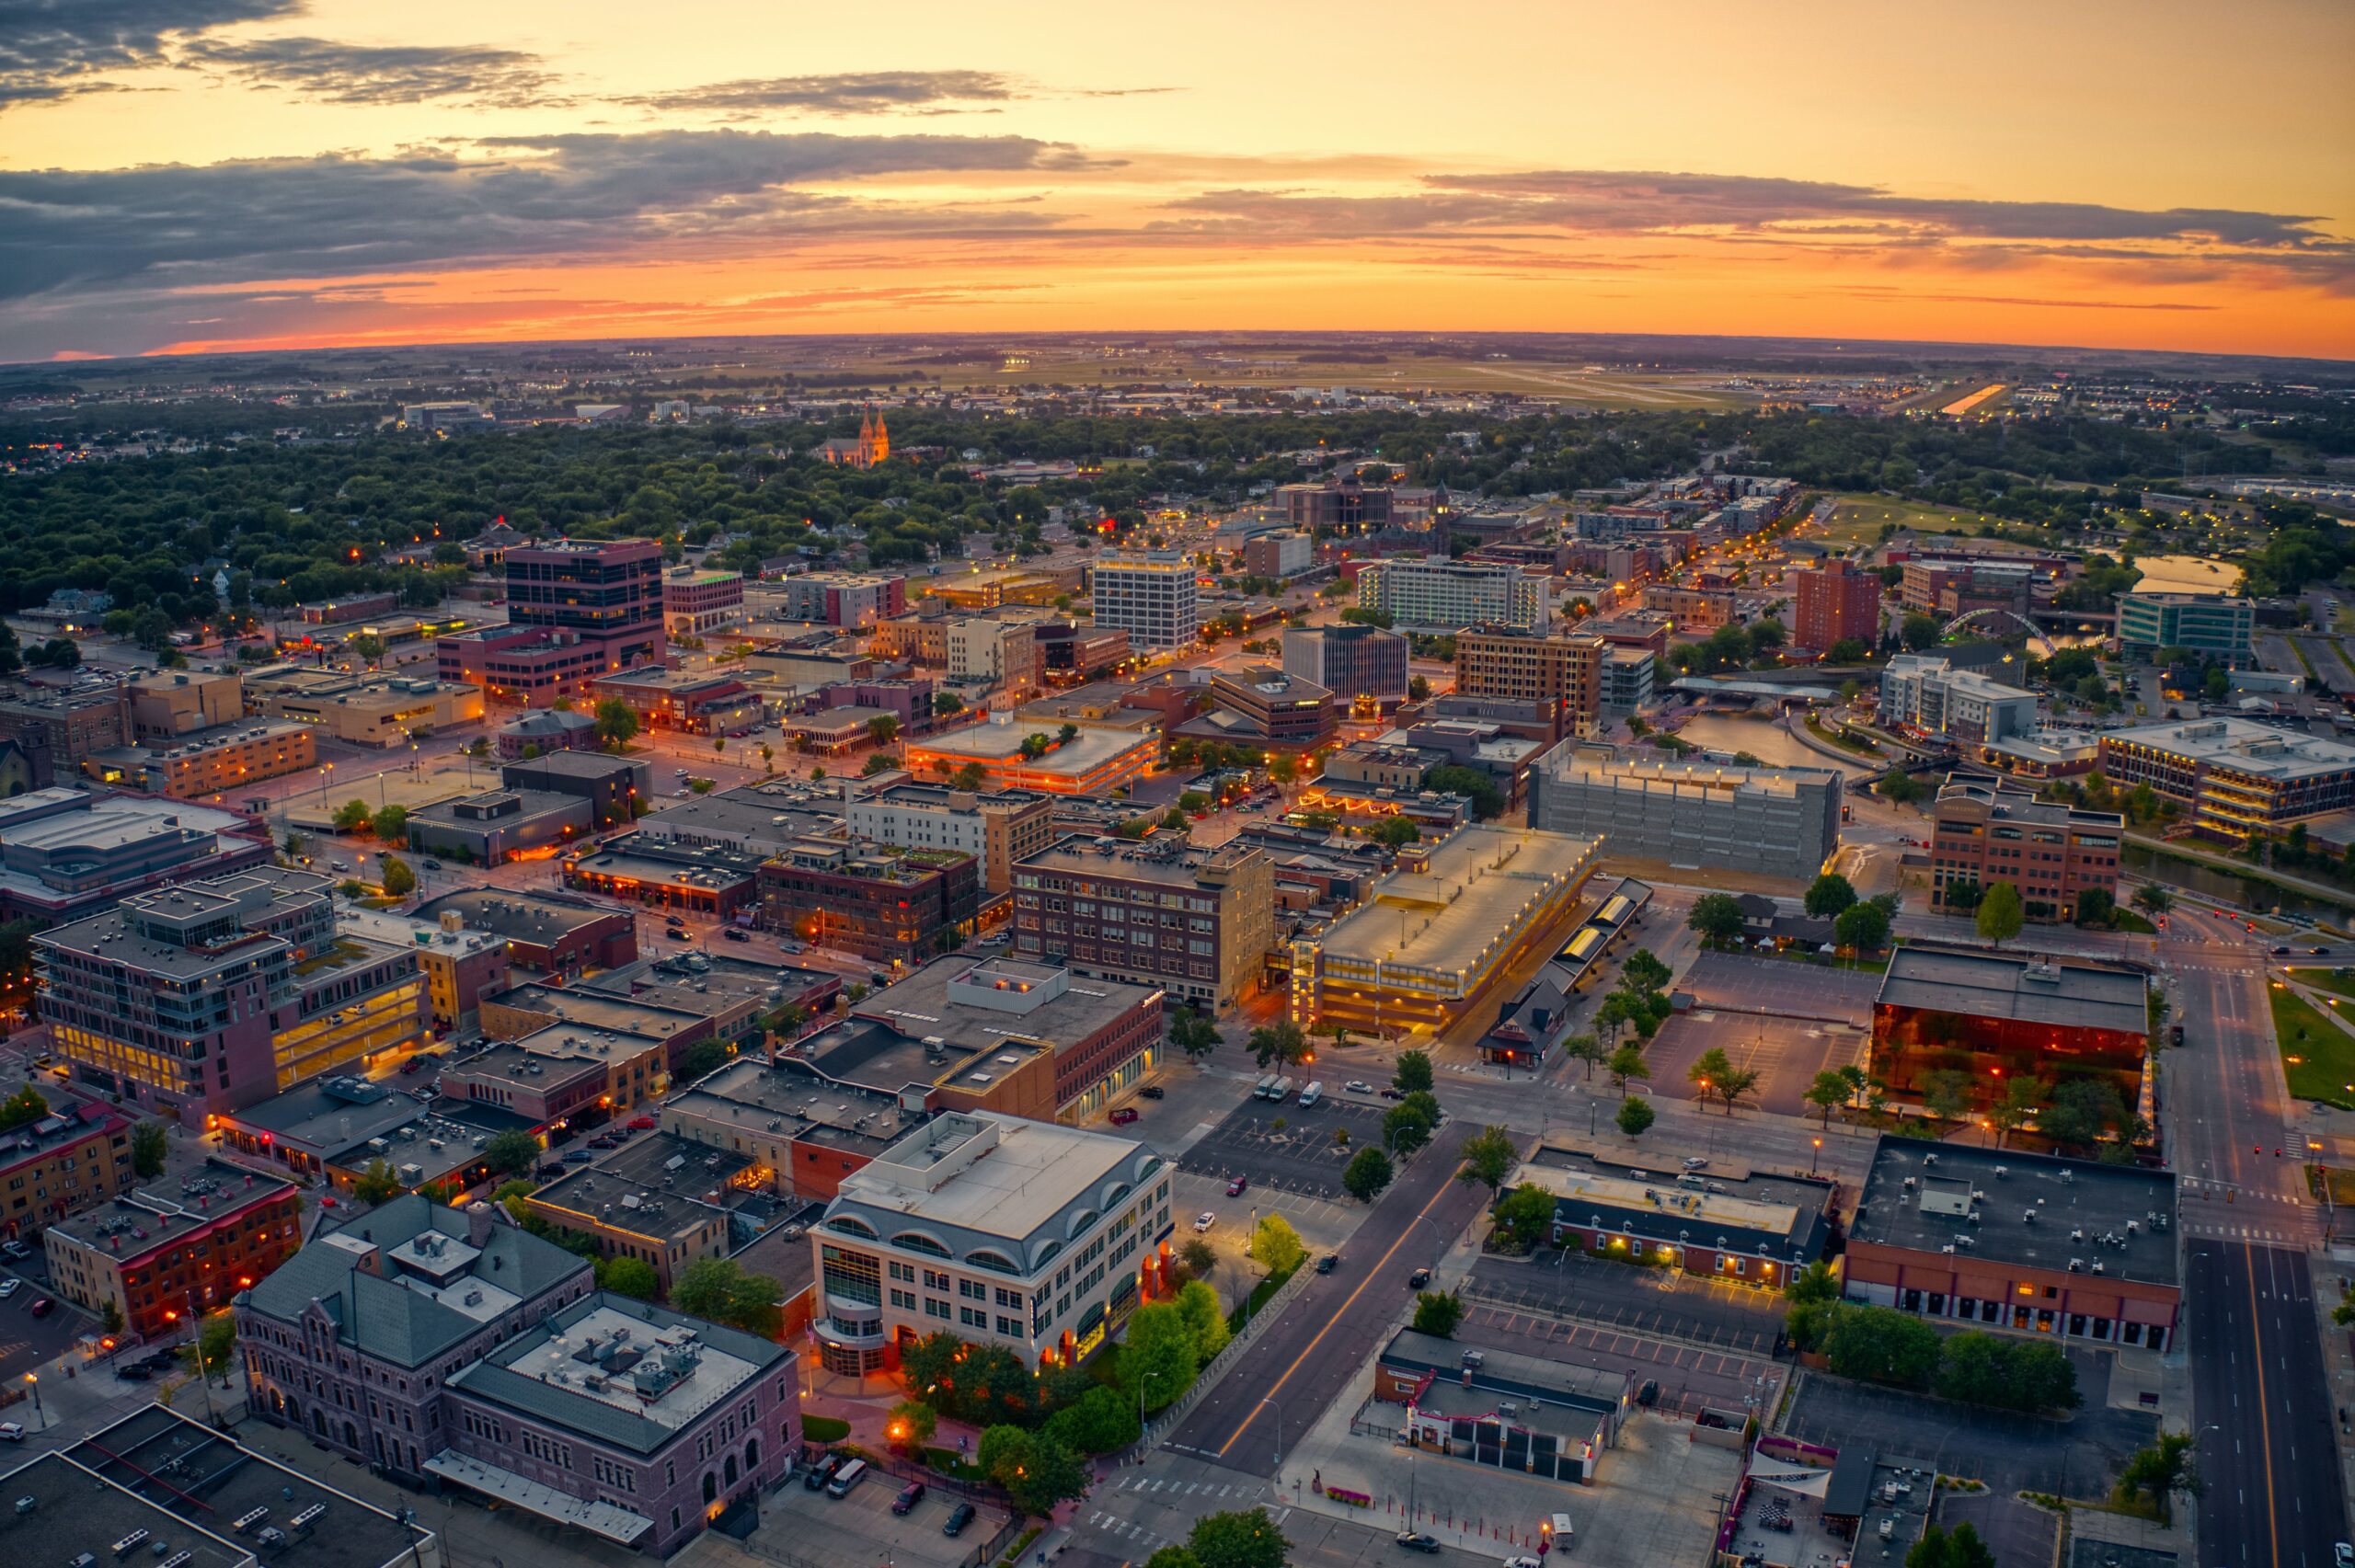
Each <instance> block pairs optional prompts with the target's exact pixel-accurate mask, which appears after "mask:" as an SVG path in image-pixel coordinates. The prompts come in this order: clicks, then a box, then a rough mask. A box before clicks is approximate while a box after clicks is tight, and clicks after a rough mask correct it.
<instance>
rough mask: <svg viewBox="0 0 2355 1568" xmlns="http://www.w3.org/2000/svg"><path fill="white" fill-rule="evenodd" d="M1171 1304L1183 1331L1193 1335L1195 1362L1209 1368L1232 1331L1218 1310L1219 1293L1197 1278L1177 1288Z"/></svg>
mask: <svg viewBox="0 0 2355 1568" xmlns="http://www.w3.org/2000/svg"><path fill="white" fill-rule="evenodd" d="M1196 1239H1197V1240H1199V1239H1200V1238H1196ZM1172 1304H1173V1305H1174V1306H1176V1307H1177V1315H1178V1316H1179V1317H1181V1318H1183V1319H1184V1320H1185V1321H1186V1332H1187V1333H1189V1334H1191V1335H1192V1336H1193V1339H1194V1359H1195V1361H1196V1363H1197V1364H1199V1365H1200V1366H1204V1367H1207V1366H1209V1365H1210V1364H1211V1362H1212V1359H1213V1358H1214V1357H1216V1356H1217V1355H1218V1353H1219V1352H1220V1351H1222V1350H1224V1349H1225V1348H1226V1342H1227V1339H1228V1336H1229V1333H1230V1332H1231V1331H1229V1329H1228V1328H1227V1326H1226V1314H1225V1313H1224V1312H1223V1311H1221V1310H1219V1304H1218V1292H1217V1291H1215V1290H1213V1289H1212V1288H1210V1287H1209V1286H1208V1285H1206V1284H1204V1283H1203V1282H1202V1281H1200V1280H1199V1279H1189V1280H1188V1281H1186V1283H1185V1284H1183V1285H1181V1286H1179V1287H1178V1288H1177V1296H1176V1297H1175V1298H1174V1299H1173V1301H1172Z"/></svg>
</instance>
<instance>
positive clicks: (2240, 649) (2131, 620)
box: [2118, 593, 2257, 664]
mask: <svg viewBox="0 0 2355 1568" xmlns="http://www.w3.org/2000/svg"><path fill="white" fill-rule="evenodd" d="M2256 632H2257V606H2256V604H2255V602H2254V601H2250V600H2246V599H2226V598H2223V597H2222V596H2221V595H2217V594H2208V593H2122V594H2120V595H2119V597H2118V641H2119V647H2122V648H2124V649H2125V650H2126V651H2127V652H2129V653H2131V654H2136V655H2139V656H2140V657H2142V658H2154V657H2155V656H2156V655H2157V654H2158V653H2160V652H2161V651H2162V650H2164V649H2166V648H2178V647H2179V648H2189V649H2190V650H2191V651H2192V652H2193V653H2196V654H2202V655H2205V656H2207V657H2208V658H2218V659H2222V660H2223V661H2224V662H2225V663H2227V664H2246V663H2247V662H2248V657H2249V642H2250V639H2251V638H2252V637H2253V636H2254V635H2256Z"/></svg>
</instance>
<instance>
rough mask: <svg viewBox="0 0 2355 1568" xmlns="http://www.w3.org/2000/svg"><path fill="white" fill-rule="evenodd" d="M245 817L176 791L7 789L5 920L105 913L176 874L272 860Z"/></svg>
mask: <svg viewBox="0 0 2355 1568" xmlns="http://www.w3.org/2000/svg"><path fill="white" fill-rule="evenodd" d="M254 831H255V830H254V829H253V826H252V824H251V823H250V822H249V821H248V820H247V818H244V817H242V816H239V815H237V814H236V813H234V812H229V811H216V810H213V809H212V808H210V807H201V806H194V805H189V804H186V803H183V802H178V801H168V800H150V799H143V798H140V797H137V796H133V795H113V794H105V795H99V794H93V793H91V792H90V791H87V790H80V789H37V790H30V791H28V792H27V793H25V794H23V795H10V796H8V797H6V798H5V799H0V920H37V921H41V922H42V923H44V924H54V923H56V922H59V921H76V920H80V919H82V918H83V917H85V916H87V915H93V914H97V913H98V912H99V911H100V910H105V909H108V908H109V907H111V906H112V905H113V904H115V903H116V902H118V901H119V900H121V899H122V898H128V897H130V896H131V895H132V894H134V893H142V892H145V891H147V890H148V889H150V888H153V887H160V886H162V885H163V884H165V883H168V882H186V881H189V880H191V879H201V878H205V877H212V876H225V875H226V874H228V873H229V872H232V871H240V870H243V869H244V868H246V867H247V866H249V865H265V864H269V863H270V860H271V859H272V858H273V856H274V854H275V853H276V852H275V850H274V849H273V847H272V846H271V844H270V841H269V839H268V838H267V837H253V836H249V835H251V834H252V833H253V832H254Z"/></svg>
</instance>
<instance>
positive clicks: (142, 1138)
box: [131, 1122, 172, 1181]
mask: <svg viewBox="0 0 2355 1568" xmlns="http://www.w3.org/2000/svg"><path fill="white" fill-rule="evenodd" d="M171 1146H172V1145H171V1135H170V1134H168V1133H167V1132H166V1131H165V1130H164V1124H163V1123H161V1122H141V1123H140V1124H139V1125H138V1126H137V1127H132V1129H131V1168H132V1170H133V1171H135V1172H137V1173H138V1174H139V1176H140V1178H141V1179H142V1180H144V1181H153V1180H155V1178H156V1177H157V1176H160V1175H162V1174H163V1173H164V1155H165V1153H166V1152H167V1150H169V1149H170V1148H171Z"/></svg>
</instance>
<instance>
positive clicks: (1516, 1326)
mask: <svg viewBox="0 0 2355 1568" xmlns="http://www.w3.org/2000/svg"><path fill="white" fill-rule="evenodd" d="M1455 1337H1456V1338H1458V1339H1460V1340H1462V1341H1463V1342H1464V1343H1465V1344H1466V1345H1477V1346H1479V1347H1480V1348H1482V1349H1486V1350H1512V1351H1518V1352H1520V1353H1521V1354H1522V1355H1524V1356H1543V1357H1544V1358H1545V1359H1546V1360H1549V1361H1560V1362H1564V1363H1566V1364H1568V1365H1570V1366H1574V1367H1600V1368H1605V1369H1606V1370H1610V1371H1614V1372H1615V1371H1617V1370H1619V1369H1620V1368H1626V1370H1627V1371H1628V1372H1630V1373H1631V1374H1633V1375H1634V1377H1635V1379H1636V1387H1637V1390H1638V1391H1640V1390H1641V1389H1642V1388H1643V1387H1644V1385H1645V1384H1647V1383H1649V1384H1652V1385H1654V1386H1655V1388H1656V1391H1657V1400H1656V1403H1655V1408H1656V1409H1658V1410H1659V1411H1660V1413H1662V1414H1667V1415H1681V1416H1685V1417H1690V1416H1692V1415H1693V1414H1694V1413H1696V1412H1698V1411H1700V1410H1702V1409H1704V1408H1706V1409H1710V1410H1722V1411H1733V1412H1737V1413H1741V1412H1747V1411H1749V1410H1752V1409H1760V1410H1772V1409H1773V1408H1774V1407H1775V1400H1776V1399H1777V1398H1778V1397H1780V1395H1781V1392H1782V1387H1783V1368H1781V1367H1780V1366H1778V1365H1777V1364H1776V1363H1775V1362H1773V1361H1766V1360H1754V1359H1752V1358H1751V1357H1749V1356H1740V1355H1735V1354H1733V1353H1731V1352H1729V1351H1722V1350H1703V1349H1701V1348H1699V1347H1698V1346H1695V1345H1676V1344H1671V1343H1668V1342H1665V1341H1661V1340H1657V1339H1647V1338H1645V1337H1643V1336H1642V1335H1640V1334H1634V1333H1622V1332H1620V1331H1619V1330H1616V1329H1606V1328H1601V1327H1597V1326H1596V1325H1594V1324H1592V1323H1566V1322H1562V1321H1560V1320H1559V1319H1557V1318H1550V1317H1546V1316H1545V1315H1544V1314H1542V1313H1534V1312H1524V1311H1519V1310H1514V1309H1511V1308H1509V1307H1475V1308H1473V1309H1472V1310H1470V1311H1468V1312H1466V1313H1465V1315H1464V1322H1462V1323H1461V1324H1460V1325H1458V1327H1457V1328H1456V1331H1455Z"/></svg>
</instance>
